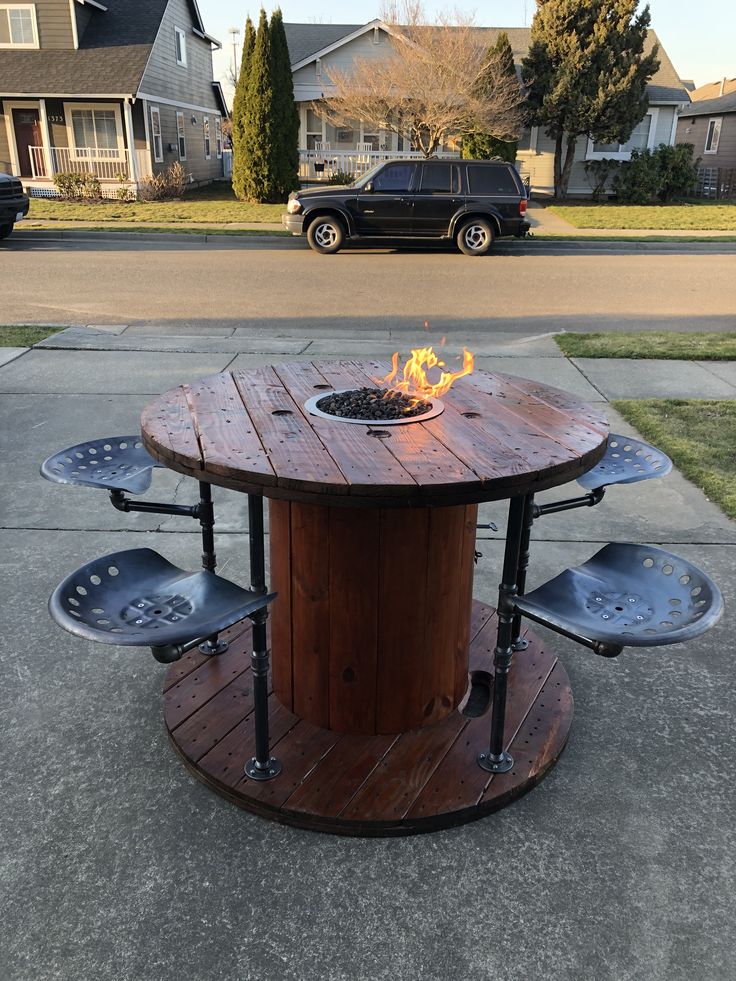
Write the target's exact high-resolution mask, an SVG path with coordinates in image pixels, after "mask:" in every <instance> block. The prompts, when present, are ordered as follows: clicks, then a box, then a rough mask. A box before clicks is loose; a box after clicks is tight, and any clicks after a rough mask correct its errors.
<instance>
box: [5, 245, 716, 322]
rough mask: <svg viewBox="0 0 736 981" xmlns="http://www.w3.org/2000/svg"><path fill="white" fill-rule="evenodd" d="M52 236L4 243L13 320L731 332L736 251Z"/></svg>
mask: <svg viewBox="0 0 736 981" xmlns="http://www.w3.org/2000/svg"><path fill="white" fill-rule="evenodd" d="M148 238H150V237H149V236H146V240H141V239H138V240H132V241H130V240H123V241H120V240H117V241H113V240H101V239H99V238H98V239H92V238H89V239H84V238H82V239H73V240H72V239H64V240H62V239H53V238H50V237H46V236H34V235H33V233H23V234H17V235H16V236H14V237H12V238H11V239H9V240H8V241H7V242H4V243H2V245H0V255H1V256H2V258H1V259H0V262H1V263H2V272H3V276H2V283H1V284H0V320H1V321H2V322H5V323H29V324H32V323H58V324H70V325H72V324H78V325H85V324H118V323H126V324H160V325H163V326H166V327H169V328H171V329H173V328H178V329H179V328H185V327H189V328H192V327H196V328H197V329H205V330H206V329H207V328H210V327H248V326H261V327H262V326H264V325H265V321H266V320H268V322H269V323H271V324H273V325H278V326H280V327H284V328H289V327H291V328H292V329H295V328H296V329H298V328H299V327H300V326H301V325H303V324H304V322H305V319H306V320H308V321H310V322H313V323H315V322H316V323H318V324H319V326H320V329H321V330H323V331H329V330H330V329H331V327H344V326H345V325H346V324H350V325H351V326H354V328H355V330H356V332H357V331H364V330H370V329H372V328H380V329H384V328H386V327H396V328H397V329H404V330H406V329H413V328H415V327H419V326H422V325H423V323H424V321H430V322H431V324H432V326H436V327H437V328H438V329H443V330H446V331H449V332H451V333H452V334H453V335H454V338H455V339H456V340H458V341H459V340H460V339H461V337H462V334H463V332H465V331H469V330H472V331H473V332H474V331H476V330H484V331H485V330H487V331H490V332H496V331H503V332H511V333H514V332H519V333H522V334H525V335H528V334H533V333H544V332H547V331H550V330H560V329H567V330H597V329H605V330H632V329H633V330H649V329H674V330H693V329H701V330H730V329H733V328H734V319H735V318H734V310H736V249H735V248H734V244H733V243H713V244H709V245H708V246H699V245H696V244H695V243H690V244H688V243H682V244H679V243H676V244H674V245H670V244H669V243H665V244H655V243H649V244H643V245H639V244H636V245H632V246H630V247H629V246H626V245H625V244H623V243H617V244H614V245H608V244H607V243H598V242H596V243H578V242H569V243H546V242H545V243H542V242H529V243H526V242H519V243H516V242H502V243H499V245H498V247H497V251H496V253H495V254H494V255H492V256H488V257H486V258H478V259H469V258H467V257H465V256H462V255H460V254H459V253H456V252H453V251H450V250H446V249H437V248H434V249H426V248H414V249H406V248H404V249H401V250H396V249H388V248H384V249H370V250H366V249H360V250H359V249H351V250H346V251H344V252H341V253H339V254H338V255H336V256H319V255H316V254H314V253H312V252H310V251H309V249H308V248H307V246H306V244H305V243H303V242H302V241H301V240H292V239H282V238H272V239H259V240H257V241H252V242H249V241H248V240H247V239H242V238H239V239H228V238H224V237H223V238H221V239H220V241H213V240H212V239H210V240H209V241H208V242H203V241H201V240H198V239H197V238H195V237H194V236H192V237H191V239H190V240H187V241H176V242H172V241H160V242H159V241H149V240H148Z"/></svg>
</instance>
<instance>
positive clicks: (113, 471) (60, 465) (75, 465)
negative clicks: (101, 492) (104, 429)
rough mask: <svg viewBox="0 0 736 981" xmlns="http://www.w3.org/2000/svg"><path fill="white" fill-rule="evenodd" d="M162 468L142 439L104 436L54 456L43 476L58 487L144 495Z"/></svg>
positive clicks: (42, 467)
mask: <svg viewBox="0 0 736 981" xmlns="http://www.w3.org/2000/svg"><path fill="white" fill-rule="evenodd" d="M161 466H163V464H161V463H159V462H158V461H157V460H154V458H153V457H152V456H151V455H150V453H149V452H148V451H147V450H146V449H145V447H144V446H143V443H142V441H141V438H140V436H105V437H102V438H100V439H95V440H91V441H90V442H88V443H79V444H77V446H70V447H69V448H68V449H66V450H61V451H60V452H59V453H54V454H53V455H52V456H50V457H49V458H48V459H47V460H45V461H44V462H43V463H42V464H41V474H42V476H44V477H45V478H46V479H47V480H52V481H54V482H55V483H57V484H83V485H86V486H88V487H104V488H106V489H107V490H118V491H128V493H129V494H143V493H144V492H145V491H147V490H148V488H149V487H150V486H151V478H152V471H153V468H154V467H161Z"/></svg>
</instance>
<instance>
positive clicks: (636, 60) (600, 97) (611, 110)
mask: <svg viewBox="0 0 736 981" xmlns="http://www.w3.org/2000/svg"><path fill="white" fill-rule="evenodd" d="M637 7H638V0H538V2H537V12H536V13H535V15H534V20H533V21H532V30H531V43H530V46H529V53H528V55H527V57H526V58H525V59H524V61H523V68H522V77H523V79H524V82H525V84H526V86H527V98H528V101H529V104H530V107H531V110H532V114H533V118H534V122H535V123H536V124H537V125H539V126H544V128H545V130H546V132H547V134H548V136H550V137H551V138H552V139H553V140H554V141H555V164H554V167H555V196H556V197H559V198H564V197H566V196H567V187H568V184H569V181H570V173H571V171H572V165H573V162H574V159H575V147H576V143H577V139H578V137H580V136H588V137H590V138H591V139H592V140H594V141H595V142H601V143H625V142H626V140H627V139H628V138H629V136H630V135H631V131H632V130H633V128H634V127H635V126H636V124H637V123H638V122H640V121H641V120H642V119H643V118H644V115H645V113H646V110H647V104H648V103H647V95H646V86H647V82H648V81H649V79H650V78H651V77H652V75H654V73H655V72H656V71H657V69H658V68H659V61H658V60H657V47H656V45H655V47H654V48H653V49H652V51H651V52H650V53H649V54H648V55H645V54H644V46H645V42H646V38H647V28H648V27H649V23H650V16H649V7H648V6H646V7H645V8H644V9H643V10H642V11H641V13H639V14H637Z"/></svg>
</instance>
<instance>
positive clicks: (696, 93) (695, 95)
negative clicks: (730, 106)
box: [690, 78, 736, 102]
mask: <svg viewBox="0 0 736 981" xmlns="http://www.w3.org/2000/svg"><path fill="white" fill-rule="evenodd" d="M732 92H736V78H724V79H723V80H722V81H719V82H708V83H706V84H705V85H701V86H699V87H698V88H697V89H696V88H695V87H694V86H693V90H692V91H691V93H690V98H691V99H692V100H693V102H700V101H701V100H704V99H718V98H720V97H721V96H722V95H730V94H731V93H732Z"/></svg>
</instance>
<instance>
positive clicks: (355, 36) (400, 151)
mask: <svg viewBox="0 0 736 981" xmlns="http://www.w3.org/2000/svg"><path fill="white" fill-rule="evenodd" d="M285 27H286V38H287V42H288V45H289V53H290V57H291V68H292V72H293V78H294V97H295V99H296V102H297V105H298V107H299V112H300V120H301V130H300V142H299V146H300V161H301V163H300V168H301V174H300V176H302V177H304V178H306V177H314V176H319V173H320V169H319V168H321V170H322V172H323V171H324V169H325V168H330V167H332V168H333V169H341V170H348V171H351V172H356V171H358V172H359V171H360V170H361V169H367V167H369V166H372V165H373V163H375V162H378V161H379V160H381V159H388V158H390V157H396V156H405V155H408V154H410V153H411V152H412V150H411V139H410V134H406V135H405V136H398V135H397V134H395V133H392V132H390V131H388V130H381V129H379V130H378V132H375V131H373V130H371V129H370V128H369V127H366V126H365V125H364V123H363V122H362V121H361V120H355V122H354V123H353V125H352V126H350V127H347V126H346V127H343V128H336V127H333V126H331V125H330V124H329V123H328V122H327V121H326V120H324V119H323V118H322V117H321V116H320V113H319V109H318V108H317V109H313V108H312V106H313V104H315V103H316V104H318V103H319V100H320V99H323V98H324V97H325V96H326V95H329V93H330V67H331V66H337V67H339V68H341V69H342V70H346V69H349V67H350V65H351V64H353V62H354V59H356V58H362V59H371V58H382V57H385V54H386V52H387V51H388V46H389V45H390V44H391V43H392V41H391V28H390V27H389V26H388V25H386V24H385V23H383V22H382V21H380V20H374V21H371V22H370V23H368V24H342V25H339V24H286V25H285ZM477 30H478V32H479V33H480V34H482V36H483V43H484V44H487V45H490V44H491V43H493V41H494V40H495V39H496V37H497V36H498V35H499V34H500V33H501V31H502V30H505V32H506V33H507V34H508V36H509V41H510V43H511V48H512V50H513V53H514V59H515V61H516V64H517V68H518V69H520V68H521V59H522V58H523V57H524V55H525V54H526V52H527V50H528V48H529V37H530V33H531V31H530V28H527V27H511V28H496V27H479V28H478V29H477ZM655 43H657V44H659V59H660V68H659V71H658V72H657V74H656V75H655V76H654V78H652V80H651V82H650V84H649V86H648V89H647V91H648V95H649V109H648V111H647V114H646V116H645V117H644V119H643V120H642V121H641V123H639V125H638V126H637V127H636V129H635V130H634V132H633V133H632V134H631V137H630V138H629V140H628V141H627V142H626V143H625V144H621V145H619V144H617V145H616V146H610V145H603V144H596V143H593V142H592V141H591V140H588V139H585V138H581V139H580V140H578V145H577V151H576V157H577V159H576V162H575V164H574V166H573V171H572V175H571V179H570V193H571V194H589V193H590V190H591V185H590V183H589V181H588V178H587V176H586V174H585V168H584V161H585V160H594V159H597V158H602V157H614V158H617V159H619V160H626V159H628V158H629V157H630V155H631V150H632V148H633V147H641V148H644V147H654V146H657V145H658V144H660V143H667V144H673V143H674V142H675V133H676V127H677V119H678V115H677V113H678V109H681V108H682V107H683V106H685V105H686V104H687V103H689V101H690V97H689V95H688V92H687V90H686V88H685V86H684V84H683V82H682V81H681V79H680V77H679V76H678V74H677V72H676V71H675V69H674V67H673V65H672V62H671V61H670V59H669V57H668V56H667V53H666V52H665V51H664V49H663V48H662V46H661V43H660V42H659V40H658V38H657V36H656V34H655V33H654V31H650V32H649V37H648V41H647V50H651V48H652V46H653V45H654V44H655ZM457 153H458V151H457V150H453V148H452V147H443V148H442V151H441V152H440V154H438V155H439V156H453V155H457ZM553 165H554V142H553V141H552V140H551V139H550V138H549V137H548V136H547V135H546V134H545V133H544V131H543V130H541V129H537V127H533V128H531V129H527V130H526V131H525V132H524V133H523V134H522V137H521V140H520V142H519V151H518V156H517V166H518V168H519V170H520V172H521V174H522V176H524V177H528V178H529V181H530V184H531V188H532V190H533V191H535V192H536V193H540V194H551V193H552V192H553V189H554V178H553V173H554V171H553ZM315 168H316V169H315Z"/></svg>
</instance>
